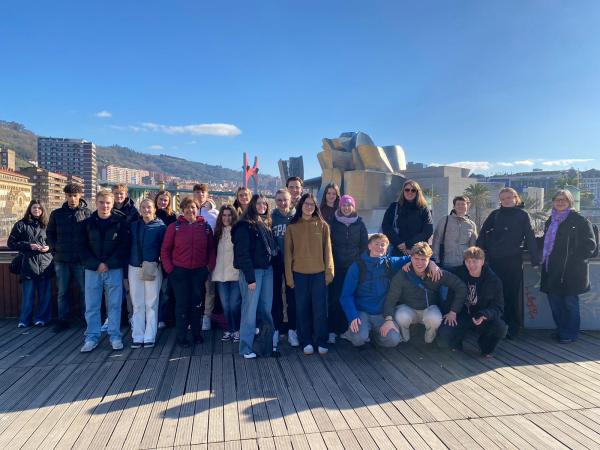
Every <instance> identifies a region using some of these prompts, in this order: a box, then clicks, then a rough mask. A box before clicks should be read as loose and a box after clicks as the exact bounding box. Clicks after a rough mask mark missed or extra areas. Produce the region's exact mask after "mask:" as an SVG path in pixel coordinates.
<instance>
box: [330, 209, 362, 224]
mask: <svg viewBox="0 0 600 450" xmlns="http://www.w3.org/2000/svg"><path fill="white" fill-rule="evenodd" d="M335 218H336V220H337V221H338V222H340V223H343V224H344V225H346V226H347V227H349V226H350V225H352V224H353V223H355V222H356V221H357V220H358V215H356V213H355V214H354V215H353V216H350V217H348V216H344V215H343V214H340V212H339V210H338V211H336V212H335Z"/></svg>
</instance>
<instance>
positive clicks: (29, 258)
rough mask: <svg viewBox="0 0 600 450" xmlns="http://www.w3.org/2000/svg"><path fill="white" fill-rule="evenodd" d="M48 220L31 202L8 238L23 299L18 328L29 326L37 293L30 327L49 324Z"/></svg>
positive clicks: (35, 204)
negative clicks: (33, 316)
mask: <svg viewBox="0 0 600 450" xmlns="http://www.w3.org/2000/svg"><path fill="white" fill-rule="evenodd" d="M47 224H48V216H47V214H46V210H45V208H44V206H43V205H42V204H41V203H40V202H39V201H38V200H31V202H29V206H27V210H26V211H25V215H24V216H23V218H22V219H21V220H19V221H18V222H17V223H15V224H14V225H13V227H12V230H11V232H10V235H9V236H8V241H7V246H8V248H10V249H11V250H17V251H18V252H19V255H18V256H17V258H18V259H17V263H18V265H19V267H18V268H17V270H18V271H19V274H20V281H21V286H22V288H23V295H22V298H21V312H20V314H19V324H18V325H17V326H18V327H19V328H25V327H27V326H29V325H30V324H31V316H32V315H33V304H34V300H35V295H36V293H37V298H38V307H37V310H36V312H35V319H34V325H35V326H37V327H43V326H45V325H46V324H47V323H48V322H49V321H50V314H51V305H50V302H51V298H52V286H51V283H50V281H51V278H52V253H50V246H49V245H48V242H47V238H46V229H47Z"/></svg>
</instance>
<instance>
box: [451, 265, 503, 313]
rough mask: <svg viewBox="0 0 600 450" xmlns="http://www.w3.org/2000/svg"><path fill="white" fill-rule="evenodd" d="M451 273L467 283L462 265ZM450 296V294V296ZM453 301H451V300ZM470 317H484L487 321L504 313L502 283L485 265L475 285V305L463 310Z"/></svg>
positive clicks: (467, 274) (467, 276) (465, 269)
mask: <svg viewBox="0 0 600 450" xmlns="http://www.w3.org/2000/svg"><path fill="white" fill-rule="evenodd" d="M453 273H454V274H455V275H456V276H457V277H458V278H460V279H461V280H462V281H463V282H464V283H465V284H467V288H468V282H469V271H468V270H467V268H466V267H465V266H464V265H463V266H460V267H458V268H456V269H455V270H453ZM450 295H452V294H450ZM452 300H453V299H452ZM463 312H466V313H467V314H469V315H470V316H471V317H478V316H482V315H483V316H485V317H487V318H488V320H494V319H500V318H501V317H502V313H503V312H504V294H503V293H502V281H501V280H500V278H498V275H496V274H495V273H494V271H493V270H492V269H490V268H489V266H488V265H487V264H486V265H484V266H483V268H482V270H481V277H479V282H478V283H477V303H476V304H475V305H473V306H470V307H468V308H466V307H465V308H463Z"/></svg>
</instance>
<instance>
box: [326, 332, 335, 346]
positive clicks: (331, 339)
mask: <svg viewBox="0 0 600 450" xmlns="http://www.w3.org/2000/svg"><path fill="white" fill-rule="evenodd" d="M336 337H337V335H336V334H335V333H329V338H328V339H327V343H328V344H335V338H336Z"/></svg>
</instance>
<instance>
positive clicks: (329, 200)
mask: <svg viewBox="0 0 600 450" xmlns="http://www.w3.org/2000/svg"><path fill="white" fill-rule="evenodd" d="M339 204H340V188H339V186H338V185H337V184H335V183H329V184H328V185H327V186H325V192H324V193H323V198H322V199H321V204H320V205H319V209H320V210H321V215H322V216H323V219H325V220H326V221H327V222H328V223H330V222H331V220H332V219H333V216H334V214H335V212H336V211H337V210H338V207H339Z"/></svg>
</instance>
